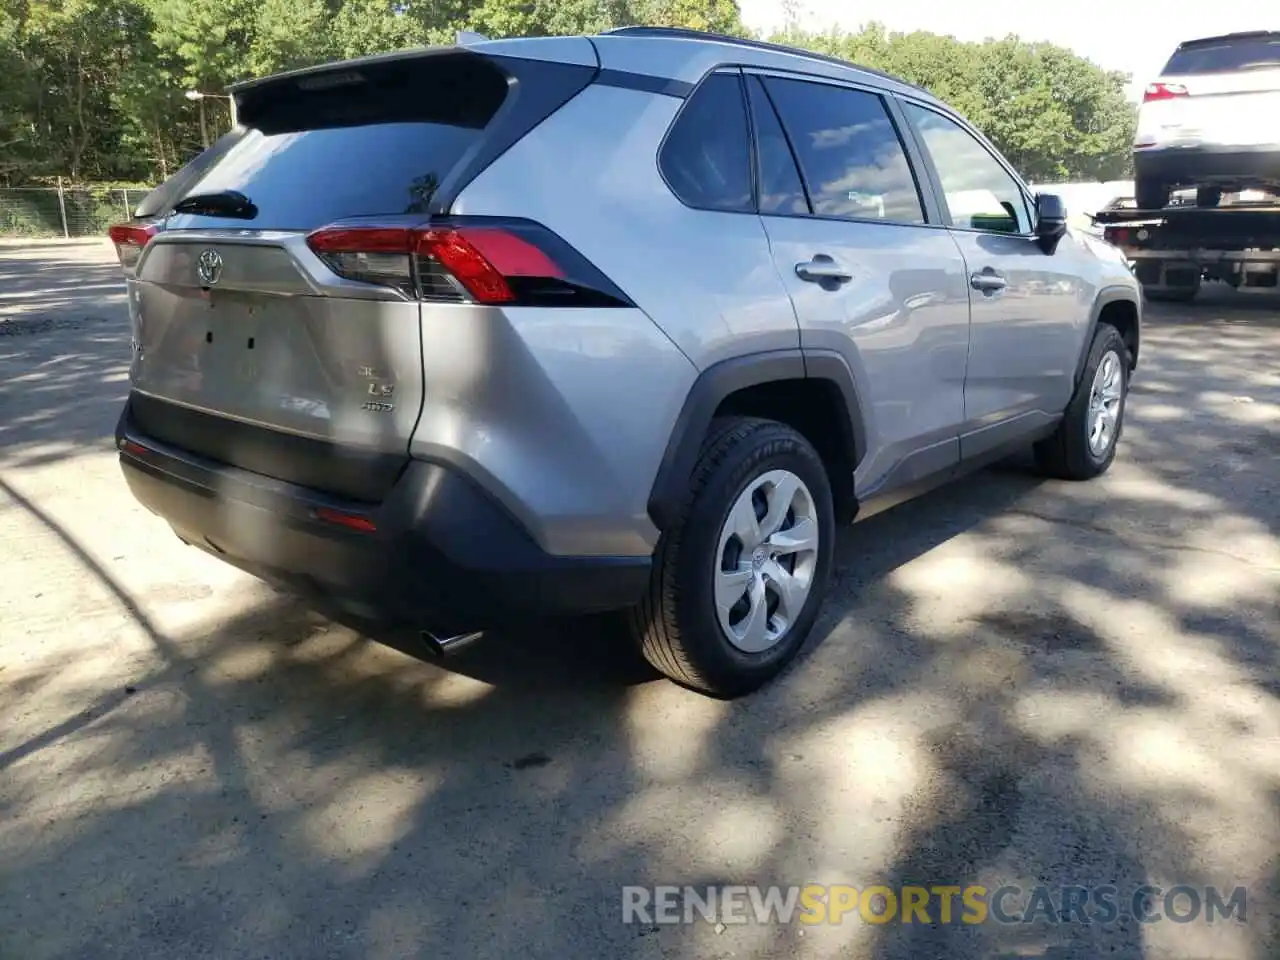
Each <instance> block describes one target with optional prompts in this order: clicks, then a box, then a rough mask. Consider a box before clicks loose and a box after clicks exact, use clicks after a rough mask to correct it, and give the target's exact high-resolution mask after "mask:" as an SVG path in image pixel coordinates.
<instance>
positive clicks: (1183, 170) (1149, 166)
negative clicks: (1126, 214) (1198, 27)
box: [1133, 31, 1280, 210]
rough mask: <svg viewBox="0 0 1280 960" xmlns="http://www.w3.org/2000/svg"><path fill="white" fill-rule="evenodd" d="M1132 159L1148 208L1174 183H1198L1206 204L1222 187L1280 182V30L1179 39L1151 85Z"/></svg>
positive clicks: (1279, 185) (1142, 203) (1162, 200)
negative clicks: (1181, 41)
mask: <svg viewBox="0 0 1280 960" xmlns="http://www.w3.org/2000/svg"><path fill="white" fill-rule="evenodd" d="M1133 160H1134V172H1135V181H1136V182H1135V191H1134V192H1135V194H1136V196H1137V201H1138V206H1139V207H1141V208H1143V209H1145V210H1151V209H1158V208H1160V207H1163V206H1164V205H1165V204H1166V203H1168V200H1169V193H1170V191H1171V190H1172V189H1173V188H1175V187H1196V188H1197V191H1196V203H1197V205H1198V206H1202V207H1213V206H1217V204H1218V201H1219V200H1220V199H1221V198H1222V193H1223V191H1224V190H1241V189H1245V188H1247V187H1262V188H1268V189H1272V190H1277V189H1280V31H1255V32H1252V33H1233V34H1230V35H1227V36H1222V37H1209V38H1206V39H1203V40H1188V41H1186V42H1185V43H1182V44H1180V45H1179V46H1178V49H1177V50H1175V51H1174V53H1173V56H1172V57H1170V58H1169V62H1168V63H1167V64H1165V67H1164V70H1163V71H1162V72H1161V74H1160V77H1159V79H1157V80H1155V81H1154V82H1152V83H1150V84H1148V85H1147V89H1146V94H1145V96H1144V97H1143V101H1142V108H1141V110H1140V111H1139V112H1138V130H1137V133H1136V134H1135V136H1134V140H1133Z"/></svg>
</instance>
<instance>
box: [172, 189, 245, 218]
mask: <svg viewBox="0 0 1280 960" xmlns="http://www.w3.org/2000/svg"><path fill="white" fill-rule="evenodd" d="M173 212H174V213H193V214H196V215H197V216H202V217H234V218H235V219H237V220H252V219H253V218H254V217H256V216H257V215H258V208H257V207H256V206H254V205H253V201H252V200H250V199H249V198H248V197H246V196H245V195H244V194H243V193H240V192H239V191H238V190H219V191H218V192H217V193H193V194H191V196H189V197H183V198H182V199H181V200H179V201H178V202H177V203H175V204H174V205H173Z"/></svg>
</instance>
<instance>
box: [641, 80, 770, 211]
mask: <svg viewBox="0 0 1280 960" xmlns="http://www.w3.org/2000/svg"><path fill="white" fill-rule="evenodd" d="M658 163H659V165H660V166H661V168H662V172H663V174H664V175H665V176H666V178H667V182H668V183H669V184H670V185H671V189H672V190H673V191H675V194H676V196H678V197H679V198H680V199H681V200H683V201H684V202H685V203H687V204H689V206H691V207H701V208H703V209H706V210H734V211H739V212H750V211H751V210H752V209H753V203H752V199H751V142H750V139H749V137H748V134H747V108H746V106H745V104H744V103H743V100H742V81H741V80H740V78H739V75H738V74H736V73H717V74H713V75H712V76H710V77H708V78H707V79H706V80H705V81H704V82H703V83H702V84H701V85H700V86H699V87H698V89H697V90H696V91H694V94H693V96H692V97H690V98H689V101H688V102H687V103H686V104H685V105H684V109H683V110H681V111H680V116H679V117H678V118H677V119H676V122H675V126H674V127H672V128H671V132H670V133H669V134H668V135H667V139H666V142H665V143H664V144H663V146H662V153H661V156H660V157H659V158H658Z"/></svg>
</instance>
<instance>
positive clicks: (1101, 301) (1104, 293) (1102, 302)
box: [1075, 286, 1142, 386]
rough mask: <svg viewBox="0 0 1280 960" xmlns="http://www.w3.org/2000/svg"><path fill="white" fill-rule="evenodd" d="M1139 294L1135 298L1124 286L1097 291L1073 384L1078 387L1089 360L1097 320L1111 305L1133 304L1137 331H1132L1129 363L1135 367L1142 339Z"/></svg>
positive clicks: (1096, 328) (1131, 291)
mask: <svg viewBox="0 0 1280 960" xmlns="http://www.w3.org/2000/svg"><path fill="white" fill-rule="evenodd" d="M1141 297H1142V295H1141V294H1138V295H1137V296H1136V297H1135V295H1134V291H1133V290H1132V289H1130V288H1129V287H1126V286H1111V287H1103V288H1102V289H1101V290H1099V291H1098V295H1097V297H1095V298H1094V301H1093V308H1092V309H1091V310H1090V311H1089V326H1088V327H1087V328H1086V329H1085V332H1084V342H1083V343H1081V344H1080V356H1079V357H1078V358H1076V375H1075V384H1076V385H1077V386H1079V385H1080V378H1081V377H1083V376H1084V365H1085V363H1087V362H1088V360H1089V348H1090V347H1092V346H1093V337H1094V335H1095V334H1096V333H1097V332H1098V319H1099V318H1100V317H1101V316H1102V311H1103V309H1104V308H1105V307H1106V306H1107V305H1108V304H1112V303H1118V302H1120V301H1125V300H1127V301H1128V302H1129V303H1132V304H1133V307H1134V310H1135V311H1136V312H1137V315H1138V325H1137V329H1136V330H1135V331H1134V348H1135V349H1134V355H1133V357H1132V358H1131V363H1132V364H1133V365H1134V366H1137V349H1136V348H1137V346H1138V344H1139V343H1140V342H1141V339H1142V301H1141Z"/></svg>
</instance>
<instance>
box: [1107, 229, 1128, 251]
mask: <svg viewBox="0 0 1280 960" xmlns="http://www.w3.org/2000/svg"><path fill="white" fill-rule="evenodd" d="M1102 238H1103V239H1104V240H1106V241H1107V242H1108V243H1114V244H1116V245H1117V246H1123V245H1124V244H1126V243H1128V242H1129V239H1130V236H1129V229H1128V228H1127V227H1107V228H1106V229H1104V230H1103V231H1102Z"/></svg>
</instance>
